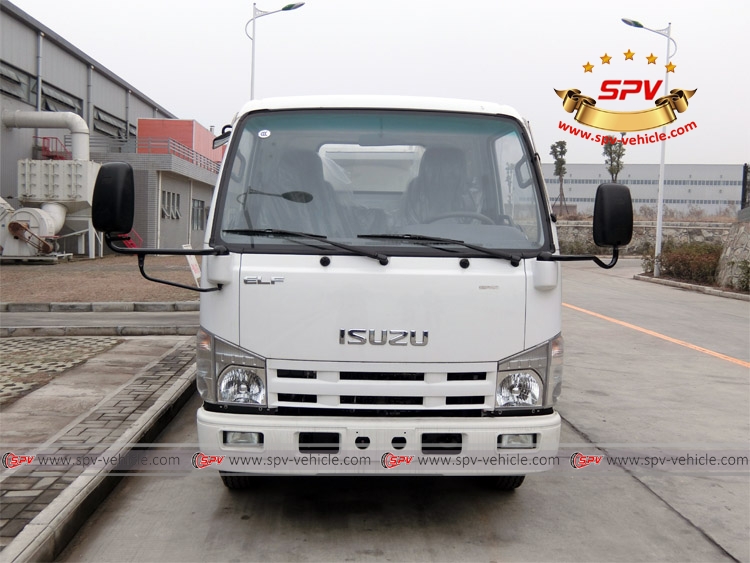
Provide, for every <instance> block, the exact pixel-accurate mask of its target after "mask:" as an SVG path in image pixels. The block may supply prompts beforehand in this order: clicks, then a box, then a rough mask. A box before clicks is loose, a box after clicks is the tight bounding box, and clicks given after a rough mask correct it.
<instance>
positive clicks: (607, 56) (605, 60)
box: [599, 53, 612, 65]
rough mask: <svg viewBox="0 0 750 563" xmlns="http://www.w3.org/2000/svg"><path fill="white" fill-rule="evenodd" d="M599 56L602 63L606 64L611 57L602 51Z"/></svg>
mask: <svg viewBox="0 0 750 563" xmlns="http://www.w3.org/2000/svg"><path fill="white" fill-rule="evenodd" d="M599 58H600V59H601V60H602V64H603V65H608V64H609V61H610V59H611V58H612V57H610V56H609V55H608V54H607V53H604V56H603V57H599Z"/></svg>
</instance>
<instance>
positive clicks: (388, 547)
mask: <svg viewBox="0 0 750 563" xmlns="http://www.w3.org/2000/svg"><path fill="white" fill-rule="evenodd" d="M639 271H640V267H639V264H638V263H637V262H636V261H634V260H630V261H628V260H624V261H622V263H621V264H620V265H618V266H617V267H616V268H615V269H614V270H609V271H604V270H600V269H598V268H596V267H594V266H592V265H589V264H571V265H566V266H565V268H564V301H565V306H564V308H563V319H564V334H565V337H566V359H565V365H566V367H565V384H564V385H565V387H564V394H563V397H562V401H561V403H560V405H559V411H560V413H561V415H562V416H563V419H564V426H563V434H562V442H563V444H562V447H561V456H563V457H564V456H566V455H567V456H569V455H570V453H571V452H572V451H584V452H585V453H587V454H592V455H594V454H595V455H603V456H605V457H608V458H611V457H612V456H614V455H617V454H623V455H637V454H640V453H643V452H645V451H647V452H649V453H653V452H657V453H658V452H672V453H675V452H677V453H680V454H685V453H688V452H693V453H696V454H698V453H700V452H703V451H704V450H717V451H718V450H721V451H724V450H727V451H731V452H734V453H736V452H738V451H739V452H740V453H743V452H744V453H748V452H750V385H749V381H748V379H749V378H748V367H750V346H748V343H749V342H750V306H749V305H748V303H746V302H742V301H737V300H734V299H725V298H722V297H717V296H711V295H701V294H697V293H694V292H690V291H683V290H680V289H676V288H669V287H662V286H659V285H654V284H647V283H643V282H638V281H634V280H633V275H634V274H637V273H639ZM11 314H12V313H9V312H7V311H6V312H3V313H2V314H0V327H3V328H4V329H7V328H20V327H14V326H11V325H9V324H8V322H7V320H8V318H9V317H10V315H11ZM24 314H25V313H24ZM70 314H72V313H70ZM123 314H125V313H123ZM131 314H132V313H131ZM172 314H175V315H177V314H178V313H172ZM192 314H193V315H195V313H192ZM37 315H38V316H37V317H36V318H29V320H28V324H26V326H25V327H24V328H25V329H35V330H36V331H37V334H44V333H45V328H43V327H42V325H43V324H44V320H43V319H44V318H45V316H46V317H47V318H49V315H50V313H45V312H41V313H38V314H37ZM63 318H64V317H63ZM69 318H70V319H71V322H70V324H71V325H72V324H74V321H73V317H69ZM126 318H127V319H130V320H129V321H128V322H127V323H122V322H119V321H118V323H116V326H120V327H122V326H125V325H126V324H127V325H128V326H141V327H142V328H143V329H144V330H146V329H147V328H148V322H150V321H147V320H143V321H140V320H134V319H135V317H126ZM141 318H142V319H148V317H141ZM82 319H84V320H83V321H81V322H82V324H81V325H79V327H81V328H90V329H91V330H94V329H95V328H96V327H97V326H98V327H99V328H103V327H105V326H111V325H112V322H111V320H108V319H107V314H100V315H95V314H92V313H89V314H88V318H86V317H82ZM193 319H194V320H193V321H187V320H186V321H185V324H186V325H187V326H190V323H191V322H192V323H195V324H197V323H196V321H197V316H194V317H193ZM52 322H53V325H52V327H53V328H54V327H55V326H59V325H57V324H55V323H59V322H64V321H60V320H58V319H52ZM161 324H162V326H167V325H168V324H169V323H168V321H167V322H165V323H161ZM175 324H176V323H175ZM87 325H89V326H87ZM47 328H49V326H48V327H47ZM192 328H194V327H191V329H192ZM156 330H159V328H158V327H157V328H156ZM54 334H56V333H55V332H52V335H54ZM121 335H122V332H119V333H114V334H113V335H112V336H97V337H96V338H95V339H94V340H91V341H88V342H87V343H86V345H85V346H81V347H80V349H79V351H80V352H81V353H91V351H92V349H93V348H92V347H93V346H102V348H101V350H99V349H97V351H95V352H93V354H92V355H91V357H90V358H89V359H88V360H87V361H86V362H85V363H81V364H78V365H75V366H71V367H65V366H66V364H65V362H66V361H67V360H68V356H70V354H65V353H63V352H62V349H64V348H65V347H66V346H65V345H64V344H61V345H60V347H59V348H55V347H53V349H57V350H60V353H59V354H57V356H59V357H57V358H55V357H54V356H55V354H51V355H50V356H49V357H48V358H47V359H45V358H40V360H41V362H42V364H43V365H47V366H48V368H49V369H48V370H47V372H48V373H51V372H52V370H53V369H57V368H60V369H65V370H67V371H63V372H61V375H57V376H54V377H50V378H49V380H47V381H44V380H43V376H39V377H40V378H41V379H39V380H35V381H36V382H37V384H38V385H36V387H34V385H32V388H21V389H18V390H15V391H13V392H11V395H10V396H11V399H10V400H9V402H8V403H6V404H5V405H3V406H2V409H1V410H0V443H1V444H2V448H0V449H2V451H3V452H5V451H6V449H7V448H8V447H11V448H15V447H16V446H21V447H24V448H25V447H26V446H34V447H36V448H37V450H34V449H33V448H31V449H28V450H26V449H25V450H21V449H19V450H18V451H13V450H10V451H13V453H15V454H16V455H24V454H27V453H35V452H36V453H39V452H42V453H46V454H48V455H53V454H57V453H58V452H64V453H69V452H73V453H80V452H84V453H86V454H100V453H101V454H102V455H103V454H104V453H109V454H113V453H114V454H116V453H118V452H120V453H122V452H128V451H131V450H132V448H134V447H143V446H144V444H143V441H144V440H145V441H146V442H147V443H150V442H151V441H153V439H154V436H153V430H154V429H157V428H161V427H163V426H164V420H165V418H166V417H168V416H169V415H170V414H174V413H175V411H176V410H177V405H180V404H181V401H182V400H186V399H187V398H188V397H190V395H191V394H192V390H193V386H192V377H193V373H194V371H193V370H194V367H193V348H192V347H193V343H192V339H191V338H189V337H180V336H171V337H166V338H165V337H145V338H144V337H140V338H130V337H123V336H121ZM98 338H101V339H102V340H101V342H99V341H97V339H98ZM111 339H114V340H116V341H117V342H116V343H114V344H113V343H112V340H111ZM14 340H16V339H14V338H5V339H0V357H2V359H3V360H6V359H7V358H8V357H11V356H12V357H13V359H14V360H15V356H16V353H15V352H14V353H13V354H11V353H8V352H3V350H4V349H3V348H2V346H3V345H6V346H7V344H5V343H6V342H12V341H14ZM20 340H21V339H19V341H20ZM24 340H28V341H29V343H30V345H29V346H28V347H27V348H24V344H23V343H20V344H19V343H15V344H13V345H14V346H18V348H17V349H18V350H26V351H25V352H23V354H25V356H26V357H27V359H29V361H33V359H34V353H33V348H34V343H35V342H37V341H39V340H41V339H37V338H33V339H24ZM63 341H64V342H68V344H67V346H69V347H71V349H75V346H76V345H77V343H76V341H75V339H74V338H72V337H66V338H64V339H63ZM82 342H83V341H82V340H81V341H79V343H82ZM55 346H57V344H56V345H55ZM73 355H75V354H73ZM45 361H46V362H47V364H44V362H45ZM55 362H57V363H55ZM16 363H17V364H19V365H21V367H19V370H22V369H23V365H27V364H24V362H21V361H17V362H16ZM53 364H54V365H53ZM2 369H3V370H5V369H11V368H8V367H4V366H3V368H2ZM31 369H32V371H33V369H34V368H33V367H32V368H31ZM31 379H32V380H34V378H33V377H32V378H31ZM0 389H2V380H0ZM18 397H20V398H18ZM37 399H38V401H37ZM198 404H199V400H198V399H197V397H195V396H193V398H192V402H191V403H189V404H188V407H187V408H185V409H183V410H182V411H181V412H180V414H179V417H178V418H177V419H175V422H174V424H171V425H169V426H168V428H167V430H166V431H165V433H164V435H163V436H162V437H161V439H160V443H161V444H162V446H163V447H172V446H174V445H175V444H177V445H179V446H180V447H181V448H182V449H186V448H187V450H189V449H190V448H191V447H193V448H194V447H195V446H196V442H197V438H196V436H195V425H194V411H195V408H196V407H197V405H198ZM40 405H41V406H40ZM6 415H7V417H6ZM149 430H151V431H152V432H151V434H149ZM17 440H25V441H20V442H19V441H17ZM137 442H141V444H140V445H136V443H137ZM566 463H567V461H566ZM55 469H57V468H55ZM114 474H115V475H120V474H119V473H117V472H115V473H114ZM107 475H112V471H111V468H97V469H96V470H95V471H92V470H85V471H84V469H83V468H82V467H77V468H76V467H68V468H66V469H65V471H55V470H47V469H44V468H40V467H38V466H37V467H28V468H24V467H18V468H16V469H13V470H2V472H1V473H0V495H2V496H0V547H4V549H3V551H2V554H1V555H0V558H2V560H9V561H14V560H18V561H25V560H50V559H52V558H54V557H55V555H56V554H58V553H59V552H60V551H61V550H62V549H63V548H64V546H65V544H66V543H67V541H68V540H69V539H70V538H71V537H73V534H74V533H75V530H76V529H77V527H78V526H80V525H82V524H84V522H87V523H85V525H84V527H83V528H82V529H81V531H80V533H79V534H78V535H76V536H75V538H74V539H73V542H72V543H71V544H70V545H69V547H68V548H67V550H66V551H65V552H64V553H62V555H61V556H60V558H61V560H65V561H105V560H108V561H123V560H139V561H142V560H164V561H188V560H196V561H197V560H267V561H288V560H318V561H330V560H388V559H395V560H425V561H428V560H431V561H455V560H464V561H472V560H529V561H540V560H571V559H576V560H584V561H595V560H623V561H624V560H644V561H645V560H649V561H651V560H674V561H677V560H693V561H706V560H711V561H714V560H729V561H732V560H735V561H750V539H749V538H750V505H749V504H750V503H748V498H750V473H748V471H747V467H745V468H744V469H739V470H737V471H734V472H733V471H727V470H726V469H725V470H722V471H719V470H716V469H713V470H705V469H702V470H698V471H696V470H695V468H692V469H691V468H688V469H683V470H680V471H676V470H675V469H674V468H672V469H669V470H667V469H660V470H658V471H657V470H654V469H653V468H652V469H648V470H646V469H642V468H638V467H633V466H628V465H627V464H625V465H624V466H617V467H614V468H609V469H606V470H605V469H603V468H597V467H586V468H583V469H580V470H576V469H573V468H572V467H571V466H570V465H569V464H568V465H567V467H565V468H561V469H560V470H553V471H551V472H548V473H543V474H539V475H534V476H531V477H529V478H527V481H526V483H525V484H524V485H523V486H522V487H521V488H520V489H518V490H517V491H516V492H515V493H511V494H500V495H498V494H496V493H490V492H489V491H487V490H485V489H483V488H482V487H480V486H477V485H476V484H475V483H474V482H473V481H471V480H467V479H455V480H454V479H449V480H446V479H437V478H420V479H408V478H406V479H392V478H379V479H340V478H321V479H280V478H264V479H259V482H258V488H257V489H256V490H252V491H247V492H234V493H233V492H230V491H228V490H226V489H225V488H224V487H223V486H222V484H221V482H220V480H219V479H218V476H217V475H215V473H213V472H210V473H209V472H206V471H197V470H196V471H189V472H187V473H180V474H166V473H162V474H159V475H149V474H145V473H144V474H143V475H134V476H132V477H129V478H126V479H124V480H122V482H121V483H120V485H119V486H118V487H117V488H116V489H115V490H114V492H113V493H112V494H111V495H110V496H109V498H107V494H108V493H109V491H110V490H112V488H113V487H114V486H115V484H116V483H115V481H116V480H117V479H114V478H112V477H107ZM92 511H95V512H93V514H94V516H93V517H92V518H90V519H88V521H87V517H88V515H89V514H91V513H92ZM3 533H4V534H5V535H3Z"/></svg>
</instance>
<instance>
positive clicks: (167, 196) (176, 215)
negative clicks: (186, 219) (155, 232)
mask: <svg viewBox="0 0 750 563" xmlns="http://www.w3.org/2000/svg"><path fill="white" fill-rule="evenodd" d="M161 217H162V219H180V218H181V217H182V213H180V194H178V193H176V192H161Z"/></svg>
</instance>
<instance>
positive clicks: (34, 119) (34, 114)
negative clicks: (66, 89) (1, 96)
mask: <svg viewBox="0 0 750 563" xmlns="http://www.w3.org/2000/svg"><path fill="white" fill-rule="evenodd" d="M2 121H3V125H5V126H6V127H10V128H13V127H18V128H32V127H33V128H40V129H69V130H70V135H71V139H72V143H73V146H72V156H73V160H88V159H89V126H88V125H86V121H85V120H84V119H83V118H82V117H81V116H80V115H78V114H76V113H73V112H70V111H7V110H6V111H3V113H2Z"/></svg>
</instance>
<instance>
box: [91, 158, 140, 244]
mask: <svg viewBox="0 0 750 563" xmlns="http://www.w3.org/2000/svg"><path fill="white" fill-rule="evenodd" d="M134 207H135V183H134V182H133V168H131V166H130V164H127V163H125V162H109V163H106V164H103V165H102V167H101V168H100V169H99V174H98V175H97V176H96V183H95V184H94V195H93V197H92V199H91V219H92V221H93V223H94V228H95V229H96V230H97V231H101V232H104V233H110V234H113V235H124V234H127V233H129V232H130V231H131V230H132V229H133V212H134Z"/></svg>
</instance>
